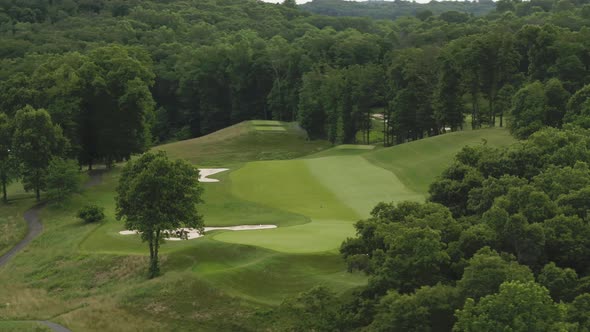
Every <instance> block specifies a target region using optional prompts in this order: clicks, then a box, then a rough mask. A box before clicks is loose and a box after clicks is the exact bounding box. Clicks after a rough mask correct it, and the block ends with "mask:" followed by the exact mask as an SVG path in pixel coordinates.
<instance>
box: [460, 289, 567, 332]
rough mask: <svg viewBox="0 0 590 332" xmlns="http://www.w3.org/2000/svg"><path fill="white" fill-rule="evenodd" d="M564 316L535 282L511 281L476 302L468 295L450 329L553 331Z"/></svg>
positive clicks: (467, 331) (546, 292)
mask: <svg viewBox="0 0 590 332" xmlns="http://www.w3.org/2000/svg"><path fill="white" fill-rule="evenodd" d="M562 319H563V317H562V315H561V314H560V310H559V307H558V306H557V305H556V304H555V303H554V302H553V300H552V299H551V297H550V296H549V292H548V291H547V289H545V288H544V287H542V286H539V285H537V284H535V283H534V282H526V283H523V282H520V281H512V282H505V283H503V284H502V285H501V286H500V292H499V293H498V294H494V295H488V296H486V297H484V298H482V299H481V300H480V301H479V302H477V303H476V302H475V301H474V300H473V299H468V300H467V302H466V303H465V306H464V308H463V309H462V310H459V311H458V312H457V324H456V325H455V327H454V328H453V331H464V332H469V331H473V332H475V331H489V332H491V331H502V330H510V331H523V332H524V331H555V330H558V329H557V326H556V325H555V324H557V323H558V322H560V321H561V320H562Z"/></svg>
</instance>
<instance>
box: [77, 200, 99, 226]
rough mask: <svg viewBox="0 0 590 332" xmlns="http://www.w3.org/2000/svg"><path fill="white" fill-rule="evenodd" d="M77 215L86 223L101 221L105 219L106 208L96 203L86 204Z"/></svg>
mask: <svg viewBox="0 0 590 332" xmlns="http://www.w3.org/2000/svg"><path fill="white" fill-rule="evenodd" d="M76 216H77V217H78V218H80V219H81V220H83V221H84V222H85V223H95V222H100V221H102V220H103V219H104V208H103V207H101V206H98V205H94V204H91V205H86V206H84V207H82V208H81V209H80V210H79V211H78V214H77V215H76Z"/></svg>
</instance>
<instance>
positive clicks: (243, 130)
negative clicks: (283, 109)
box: [154, 120, 330, 166]
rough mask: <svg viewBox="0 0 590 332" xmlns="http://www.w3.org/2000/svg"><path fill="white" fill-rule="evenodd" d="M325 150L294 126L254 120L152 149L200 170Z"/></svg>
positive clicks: (288, 157) (326, 143) (325, 143)
mask: <svg viewBox="0 0 590 332" xmlns="http://www.w3.org/2000/svg"><path fill="white" fill-rule="evenodd" d="M329 146H330V144H329V143H328V142H326V141H310V140H308V139H307V134H306V133H305V131H303V130H302V129H301V128H299V126H298V125H297V124H296V123H286V122H279V121H262V120H257V121H246V122H242V123H239V124H236V125H234V126H231V127H228V128H225V129H222V130H219V131H216V132H214V133H212V134H209V135H207V136H203V137H199V138H194V139H190V140H186V141H180V142H175V143H170V144H165V145H161V146H158V147H156V148H154V149H155V150H163V151H166V152H167V153H168V155H169V156H170V157H173V158H183V159H186V160H188V161H190V162H192V163H194V164H196V165H200V166H226V165H228V164H233V163H240V162H247V161H253V160H276V159H292V158H297V157H301V156H305V155H308V154H310V153H314V152H318V151H321V150H324V149H326V148H328V147H329Z"/></svg>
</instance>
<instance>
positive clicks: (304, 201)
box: [214, 156, 424, 253]
mask: <svg viewBox="0 0 590 332" xmlns="http://www.w3.org/2000/svg"><path fill="white" fill-rule="evenodd" d="M230 178H231V181H232V183H233V186H232V192H233V194H234V195H235V196H236V197H238V198H241V199H242V200H248V201H252V202H255V203H259V204H266V205H268V206H269V207H273V208H275V209H283V210H286V211H289V212H292V213H296V214H301V215H305V216H308V217H310V218H311V220H312V222H311V223H308V224H303V225H297V226H292V227H284V228H278V229H273V230H264V231H249V232H240V233H236V232H223V233H219V234H217V235H215V236H214V238H215V239H216V240H219V241H225V242H232V243H239V244H248V245H256V246H260V247H265V248H269V249H272V250H277V251H281V252H292V253H309V252H318V251H329V250H333V249H335V248H338V246H339V245H340V244H341V243H342V241H343V240H344V239H345V238H346V237H348V236H352V235H354V228H353V226H352V225H353V223H354V222H355V221H356V220H358V219H360V218H364V217H366V216H368V215H369V212H370V211H371V209H372V208H373V207H374V206H375V204H377V203H379V202H381V201H387V202H391V201H401V200H408V199H409V200H423V199H424V197H423V196H422V195H421V194H418V193H415V192H413V191H411V190H409V189H407V188H406V187H405V186H404V185H403V183H402V182H401V181H400V180H399V179H398V178H397V177H396V176H395V174H393V173H391V172H389V171H387V170H385V169H383V168H379V167H376V166H375V165H373V164H371V163H369V162H368V161H367V160H365V159H363V158H362V157H359V156H337V157H325V158H314V159H304V160H291V161H269V162H256V163H248V164H246V166H244V167H243V168H241V169H240V170H238V171H236V172H233V173H232V174H231V175H230ZM278 183H280V185H278Z"/></svg>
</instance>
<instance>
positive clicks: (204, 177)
mask: <svg viewBox="0 0 590 332" xmlns="http://www.w3.org/2000/svg"><path fill="white" fill-rule="evenodd" d="M228 170H229V168H199V182H219V180H217V179H209V178H208V176H211V175H213V174H217V173H221V172H225V171H228Z"/></svg>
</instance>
